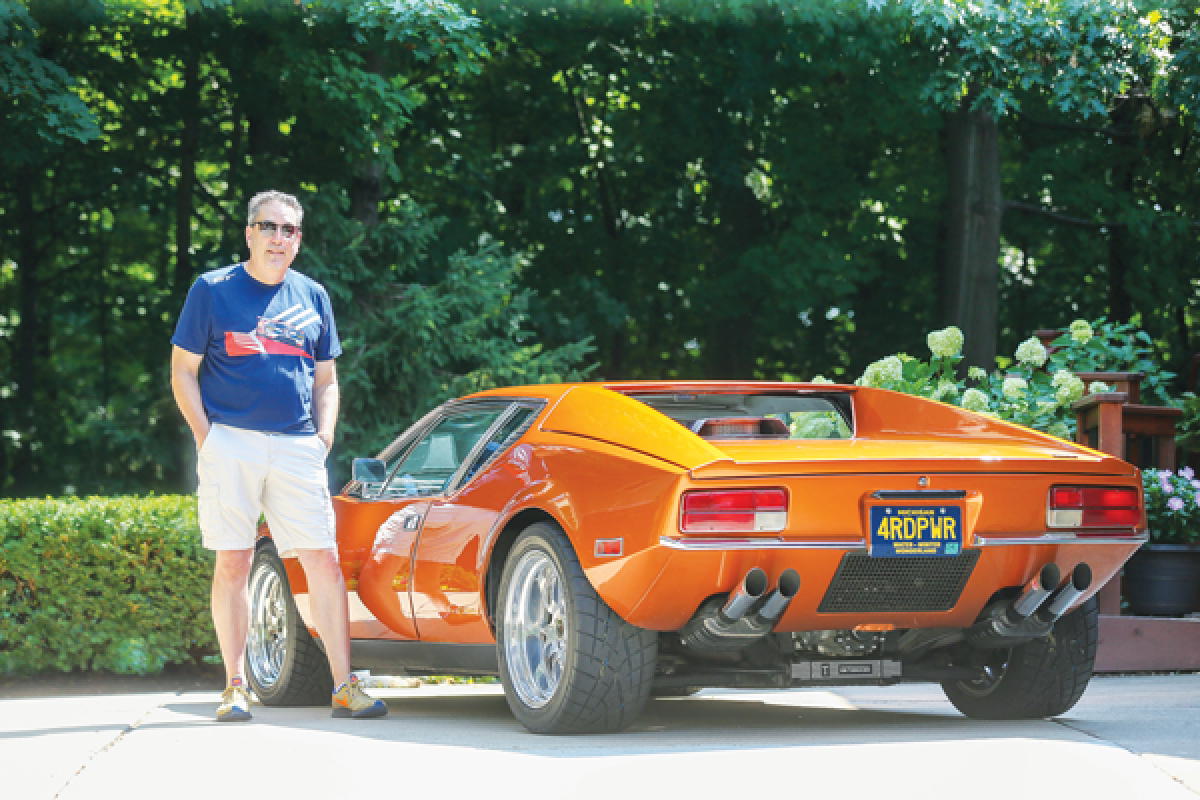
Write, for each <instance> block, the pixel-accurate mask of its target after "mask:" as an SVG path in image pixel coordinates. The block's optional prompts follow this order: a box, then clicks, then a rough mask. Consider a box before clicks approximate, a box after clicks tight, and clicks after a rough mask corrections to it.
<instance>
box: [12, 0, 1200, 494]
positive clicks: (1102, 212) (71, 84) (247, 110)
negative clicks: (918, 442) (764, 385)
mask: <svg viewBox="0 0 1200 800" xmlns="http://www.w3.org/2000/svg"><path fill="white" fill-rule="evenodd" d="M1196 22H1197V12H1196V10H1195V9H1194V8H1189V7H1188V6H1187V5H1184V4H1181V3H1172V2H1159V3H1154V4H1150V3H1131V2H1112V1H1111V0H1105V1H1104V2H1094V3H1086V4H1085V3H1073V2H1016V3H1006V4H988V3H984V4H972V5H966V4H959V3H954V2H949V0H947V1H946V2H918V1H917V0H908V1H906V2H841V1H834V0H822V1H821V2H815V3H814V2H805V3H800V2H786V1H785V0H759V1H756V2H742V1H741V0H735V1H734V2H724V3H721V4H720V5H717V4H697V3H690V2H682V1H681V0H680V1H679V2H674V1H669V2H649V1H648V0H636V2H607V1H605V2H601V1H600V0H596V1H595V2H583V1H581V0H572V1H568V2H555V3H549V2H521V3H502V2H497V1H495V0H487V1H486V2H481V3H479V4H476V5H472V6H470V7H469V8H467V7H465V6H457V5H454V4H451V3H447V2H443V1H442V0H422V1H421V2H416V0H411V1H409V0H386V1H385V0H372V1H371V2H336V1H334V0H322V2H316V3H306V4H303V5H299V6H298V5H296V4H295V3H293V2H290V1H289V2H266V1H265V0H262V1H260V2H236V3H234V2H220V1H219V0H207V1H206V2H203V3H200V2H195V3H184V2H180V1H178V0H156V1H155V2H136V3H135V2H107V3H104V2H97V1H96V0H80V1H79V2H72V3H63V2H50V1H49V0H46V1H44V2H42V1H39V0H34V1H33V2H30V3H18V2H15V0H0V39H3V45H4V46H2V47H0V103H3V104H4V111H5V113H4V114H3V115H0V141H2V142H3V145H4V146H3V147H0V492H3V494H5V495H7V496H38V495H45V494H63V493H68V494H69V493H76V494H80V495H83V494H92V493H117V492H146V491H150V490H154V491H159V492H163V491H180V490H182V491H186V490H189V489H190V488H191V486H192V482H193V481H194V478H193V459H194V454H193V447H192V444H191V442H190V438H189V436H188V434H187V431H186V428H185V426H184V425H183V423H182V420H181V419H180V417H179V416H178V414H177V412H176V410H175V409H174V405H173V402H172V400H171V398H170V393H169V390H168V383H167V374H166V364H167V360H168V356H169V343H168V342H169V337H170V334H171V331H172V330H173V326H174V321H175V317H176V315H177V314H178V310H179V307H180V305H181V303H182V298H183V296H184V294H185V293H186V291H187V288H188V287H189V286H190V284H191V282H192V281H193V280H194V279H195V277H196V276H197V275H198V274H200V273H201V272H203V271H204V270H207V269H212V268H216V267H219V266H223V265H225V264H228V263H231V262H233V261H235V260H236V259H238V258H239V257H240V256H241V255H244V246H243V244H244V240H243V233H242V230H243V226H244V221H243V220H244V209H245V204H246V201H247V200H248V199H249V197H250V196H251V195H252V194H253V193H254V192H255V191H258V190H260V189H263V188H267V187H274V188H278V189H282V190H286V191H290V192H294V193H296V194H297V195H299V196H300V197H301V198H302V199H303V201H304V202H305V204H306V206H307V209H308V212H307V217H306V220H305V240H304V246H303V248H302V253H301V256H300V259H299V261H298V263H297V268H299V269H301V270H302V271H305V272H308V273H309V274H311V275H313V276H314V277H316V278H317V279H319V280H321V281H322V282H323V283H325V284H326V286H328V287H329V290H330V292H331V295H332V297H333V299H334V304H335V310H336V312H337V315H338V319H339V324H340V327H341V332H342V336H343V340H344V342H345V347H346V353H345V355H344V356H343V357H342V358H341V359H340V361H339V370H340V372H341V377H342V380H343V382H344V391H343V398H344V400H343V403H344V411H343V415H342V423H341V428H340V431H339V441H338V445H337V448H336V451H335V459H334V462H335V470H334V472H335V475H334V478H333V480H334V482H335V483H340V482H341V481H342V480H344V479H345V477H346V465H347V463H348V459H349V458H350V457H352V456H353V455H359V454H363V453H366V452H372V451H373V450H376V449H378V448H379V447H381V446H382V445H383V444H384V443H386V441H388V440H389V439H390V438H391V437H392V436H393V435H395V433H396V432H397V431H398V430H400V429H402V428H403V427H404V426H405V425H406V424H407V423H408V421H410V420H411V419H413V418H414V417H415V416H416V415H418V414H420V413H422V412H423V411H425V410H427V409H428V408H429V407H430V406H431V405H433V404H434V403H436V402H438V401H439V400H441V399H443V398H445V397H448V396H451V395H454V394H458V393H461V392H464V391H468V390H470V389H473V388H477V387H485V386H491V385H497V384H504V383H515V382H527V381H547V380H567V379H578V378H580V377H589V378H594V379H599V378H611V379H633V378H676V377H679V378H765V379H774V378H784V379H807V378H811V377H812V376H814V375H816V374H818V373H822V374H824V375H826V376H827V377H830V378H833V379H836V380H839V381H846V382H849V381H852V380H854V379H856V378H857V377H858V376H859V375H860V374H861V373H862V371H863V370H864V368H866V367H867V365H869V364H871V363H872V362H874V361H876V360H878V359H879V358H881V357H882V356H885V355H887V354H889V353H895V352H906V353H911V354H912V355H913V356H914V357H917V358H923V357H925V335H926V333H927V332H928V331H931V330H934V329H937V328H941V327H943V326H945V325H948V324H956V325H960V326H961V327H962V328H963V330H964V332H965V333H966V334H967V342H968V345H969V346H975V343H982V344H981V345H980V347H981V348H982V349H981V350H980V351H979V352H976V353H968V354H967V361H966V362H965V363H964V364H963V365H961V367H960V368H959V374H958V376H957V378H958V380H960V381H961V380H963V375H962V367H965V366H966V364H967V363H981V362H982V364H983V365H984V366H989V367H990V366H994V365H995V362H994V359H993V357H994V356H996V355H1001V356H1006V355H1007V354H1010V353H1012V352H1013V350H1014V349H1015V347H1016V346H1017V344H1018V343H1019V342H1021V341H1023V340H1024V339H1026V338H1028V337H1029V336H1030V335H1031V333H1032V332H1033V331H1034V330H1037V329H1041V328H1054V327H1059V328H1061V327H1065V325H1066V324H1067V323H1069V322H1070V321H1071V320H1073V319H1076V318H1084V319H1088V320H1096V319H1099V318H1102V317H1105V318H1107V319H1109V320H1112V321H1115V322H1118V323H1122V324H1124V323H1128V322H1130V321H1132V323H1133V324H1134V325H1135V326H1137V328H1138V329H1140V330H1144V331H1145V333H1146V339H1147V340H1139V341H1138V342H1137V343H1136V346H1137V347H1138V348H1142V349H1144V350H1146V351H1147V352H1148V355H1147V356H1146V357H1149V358H1153V359H1154V360H1155V361H1156V362H1157V363H1158V364H1159V365H1160V366H1161V367H1162V368H1163V370H1164V374H1165V373H1170V374H1173V375H1174V376H1175V377H1173V378H1170V379H1169V381H1168V382H1167V383H1166V384H1164V386H1163V387H1161V388H1162V391H1163V393H1164V394H1170V395H1176V394H1178V392H1179V391H1181V390H1182V388H1183V386H1184V383H1185V382H1186V380H1187V377H1188V374H1189V370H1190V361H1189V359H1190V358H1191V355H1192V354H1193V353H1195V352H1196V351H1197V349H1198V347H1200V343H1198V341H1197V336H1196V333H1195V330H1196V325H1197V321H1198V320H1197V316H1198V311H1197V308H1198V303H1200V286H1198V278H1197V276H1198V275H1200V268H1198V265H1197V258H1198V256H1197V253H1198V252H1200V250H1198V248H1197V247H1196V244H1197V241H1196V238H1197V221H1198V220H1200V217H1198V208H1197V203H1198V200H1200V195H1198V192H1197V185H1196V175H1197V167H1198V166H1200V164H1198V162H1197V153H1198V148H1197V146H1196V145H1197V130H1196V119H1197V117H1196V113H1195V112H1196V109H1197V104H1198V103H1200V83H1198V79H1197V78H1196V75H1197V74H1200V72H1198V71H1197V69H1196V66H1197V64H1200V37H1198V35H1197V33H1196V31H1197V26H1196ZM975 135H979V136H983V137H985V138H986V137H989V136H990V137H993V140H994V141H995V143H996V146H995V148H994V151H995V156H994V160H993V161H991V162H989V164H990V166H989V169H994V170H995V174H996V175H997V176H998V178H997V180H998V185H997V187H996V190H995V191H994V192H993V194H991V195H989V196H988V197H989V198H990V199H988V200H987V202H986V203H983V204H981V205H980V204H977V205H979V207H978V208H975V207H972V208H971V209H967V212H969V213H967V214H966V216H964V213H962V211H963V209H962V208H961V205H962V204H961V203H957V201H955V198H956V197H957V196H958V195H956V194H955V189H954V187H956V186H959V185H961V183H962V179H963V168H962V163H961V162H960V161H956V160H955V158H954V157H953V154H954V153H955V152H958V151H957V150H956V148H957V147H958V144H960V143H961V142H962V140H963V139H962V137H964V136H975ZM967 187H968V189H970V188H971V185H970V184H969V182H968V184H967ZM976 188H978V187H976ZM956 209H957V210H956ZM971 214H976V215H977V217H978V219H983V220H984V221H985V222H987V223H988V224H990V225H992V226H993V227H994V229H995V231H996V238H995V240H994V242H992V243H991V244H988V243H987V242H985V243H984V244H985V245H986V246H984V247H982V249H981V250H980V252H981V253H982V254H983V255H982V256H978V255H977V256H974V257H973V258H974V260H971V259H967V261H966V262H964V261H962V260H961V259H960V258H959V256H958V255H957V254H956V252H955V249H954V247H952V246H951V245H952V243H953V242H955V241H957V239H956V238H955V236H956V235H958V233H961V232H962V231H964V230H967V229H969V228H970V225H971V224H973V222H972V220H973V219H976V218H973V217H971V216H970V215H971ZM978 215H982V216H978ZM984 227H986V226H984ZM956 232H957V233H956ZM989 248H991V249H989ZM989 253H991V255H990V256H989V255H988V254H989ZM964 280H965V281H966V282H967V283H974V284H975V285H978V286H980V287H982V294H981V297H982V301H981V302H983V306H981V308H982V309H983V312H982V316H972V314H974V311H972V309H971V308H964V307H963V306H961V305H960V304H956V303H958V301H957V300H956V299H955V297H953V296H949V295H952V294H953V292H951V291H950V290H949V289H948V287H953V286H956V285H962V284H963V282H964ZM988 302H991V303H992V306H991V308H992V310H991V311H990V312H988V311H987V303H988ZM988 313H990V314H991V315H992V316H991V317H988V316H987V314H988ZM981 331H982V332H983V334H984V335H981V334H980V332H981ZM989 336H990V337H991V341H992V343H991V344H990V345H989V344H987V342H988V337H989ZM1131 346H1132V345H1131ZM980 354H982V355H980ZM1139 357H1140V356H1139Z"/></svg>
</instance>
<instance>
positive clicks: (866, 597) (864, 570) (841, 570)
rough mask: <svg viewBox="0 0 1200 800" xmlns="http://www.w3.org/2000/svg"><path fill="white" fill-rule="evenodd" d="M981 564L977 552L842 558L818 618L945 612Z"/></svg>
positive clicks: (857, 555) (863, 555)
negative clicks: (824, 616) (875, 612)
mask: <svg viewBox="0 0 1200 800" xmlns="http://www.w3.org/2000/svg"><path fill="white" fill-rule="evenodd" d="M978 560H979V551H978V550H966V551H964V552H963V553H962V554H961V555H957V556H953V557H936V556H917V557H913V558H872V557H871V556H868V555H866V554H863V553H847V554H846V555H845V556H843V557H842V563H841V564H840V565H839V566H838V571H837V574H836V575H834V576H833V583H832V584H830V586H829V590H828V591H826V592H825V597H824V598H823V599H822V600H821V606H820V607H819V608H818V609H817V611H818V612H820V613H822V614H838V613H848V612H874V611H949V610H950V609H952V608H954V605H955V603H957V602H958V598H959V595H961V594H962V590H963V587H965V586H966V585H967V580H968V579H969V578H970V577H971V573H972V572H973V571H974V569H975V562H976V561H978Z"/></svg>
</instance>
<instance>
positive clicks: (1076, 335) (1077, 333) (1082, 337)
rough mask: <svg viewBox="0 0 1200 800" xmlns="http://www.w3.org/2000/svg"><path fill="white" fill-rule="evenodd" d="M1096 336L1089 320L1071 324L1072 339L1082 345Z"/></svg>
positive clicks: (1079, 320) (1076, 321)
mask: <svg viewBox="0 0 1200 800" xmlns="http://www.w3.org/2000/svg"><path fill="white" fill-rule="evenodd" d="M1095 335H1096V332H1095V331H1093V330H1092V326H1091V325H1090V324H1089V323H1088V321H1087V320H1084V319H1077V320H1075V321H1074V322H1072V323H1071V338H1072V339H1074V340H1075V341H1077V342H1079V343H1080V344H1087V343H1088V342H1089V341H1090V340H1091V338H1092V337H1093V336H1095Z"/></svg>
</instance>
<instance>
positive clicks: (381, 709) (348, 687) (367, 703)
mask: <svg viewBox="0 0 1200 800" xmlns="http://www.w3.org/2000/svg"><path fill="white" fill-rule="evenodd" d="M387 713H388V707H387V704H385V703H384V702H383V701H382V700H376V699H375V698H373V697H370V696H368V695H367V693H366V692H364V691H363V690H362V689H361V688H360V687H359V685H358V678H357V677H356V676H355V675H351V676H350V679H349V680H348V681H346V682H345V683H343V684H342V685H341V686H339V687H337V688H336V689H334V690H333V716H335V717H351V718H352V719H370V718H371V717H383V716H387Z"/></svg>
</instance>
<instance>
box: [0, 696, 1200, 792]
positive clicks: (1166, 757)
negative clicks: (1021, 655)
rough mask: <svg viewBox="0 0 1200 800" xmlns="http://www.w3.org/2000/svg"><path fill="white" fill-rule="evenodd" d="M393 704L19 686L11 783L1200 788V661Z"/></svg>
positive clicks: (1, 714) (0, 761) (7, 731)
mask: <svg viewBox="0 0 1200 800" xmlns="http://www.w3.org/2000/svg"><path fill="white" fill-rule="evenodd" d="M373 693H374V694H376V695H378V696H384V697H386V698H387V701H388V706H389V708H390V709H391V714H390V715H389V716H388V717H387V718H386V719H383V720H363V721H357V720H334V719H330V718H329V712H328V711H327V710H326V709H316V708H264V707H261V706H255V707H254V708H253V711H254V714H255V718H254V720H253V721H252V722H250V723H245V724H240V725H217V724H216V723H214V722H213V721H212V713H213V710H214V708H215V705H216V701H217V697H218V695H217V693H215V692H206V691H178V692H173V691H168V692H157V693H145V694H117V695H100V696H58V697H12V698H6V699H0V776H2V779H0V786H2V787H3V788H2V789H0V796H2V797H4V798H10V799H11V800H42V799H43V798H46V799H47V800H48V799H49V798H64V799H66V800H78V799H80V798H88V799H89V800H94V799H95V798H108V797H113V798H118V797H119V798H128V799H129V800H137V799H138V798H155V800H160V799H161V798H193V797H195V798H199V797H204V798H212V797H231V798H238V797H272V798H283V797H287V798H308V797H320V798H342V797H359V798H391V797H404V798H427V797H428V798H433V797H438V798H459V797H462V798H473V797H474V798H478V797H486V798H489V800H490V798H494V797H526V798H539V799H540V798H576V797H580V798H592V797H596V798H600V797H603V798H634V797H652V796H653V797H697V798H701V797H724V798H728V797H730V796H740V797H754V796H755V795H759V794H761V795H763V796H770V797H795V798H797V799H798V800H799V799H800V798H815V797H821V796H826V797H828V796H831V795H834V794H835V793H836V796H838V797H841V798H854V797H869V798H872V800H893V798H920V800H937V798H955V800H960V798H962V797H964V796H965V797H970V798H993V797H994V798H1006V800H1011V798H1013V797H1022V796H1037V797H1078V798H1089V799H1090V798H1097V797H1113V798H1117V797H1120V798H1130V799H1131V800H1133V799H1137V800H1140V799H1141V798H1154V799H1155V800H1157V799H1158V798H1164V800H1169V799H1170V798H1190V800H1196V798H1197V795H1200V675H1173V676H1146V677H1098V678H1096V679H1094V680H1093V681H1092V685H1091V687H1090V688H1089V689H1088V692H1087V694H1086V695H1085V696H1084V698H1083V700H1082V701H1081V702H1080V704H1079V705H1078V706H1076V707H1075V708H1074V709H1073V710H1072V711H1071V712H1070V713H1069V714H1068V715H1066V716H1065V717H1063V718H1060V719H1058V720H1055V721H1037V722H975V721H971V720H967V719H964V718H963V717H961V716H960V715H959V714H958V713H957V712H956V711H955V710H954V709H953V707H951V706H950V704H949V703H948V702H946V700H945V699H944V698H943V696H942V693H941V691H940V689H938V688H937V687H936V686H924V685H913V686H899V687H891V688H887V689H874V688H853V689H840V690H836V691H822V690H791V691H781V692H729V691H718V690H712V691H708V692H704V693H702V694H700V695H697V696H695V697H691V698H685V699H670V700H667V699H663V700H653V701H651V703H650V707H649V708H648V709H647V712H646V713H645V714H644V715H643V716H642V717H641V719H640V720H639V721H638V723H637V724H636V725H635V726H634V727H633V728H632V729H631V730H630V731H628V732H626V733H622V734H619V735H614V736H574V737H544V736H533V735H531V734H529V733H526V732H525V730H524V729H523V728H521V727H520V726H519V725H517V723H516V722H515V721H514V720H513V718H512V716H511V715H510V714H509V712H508V708H507V706H506V705H505V701H504V697H503V695H502V694H501V693H500V691H499V687H496V686H431V687H424V688H421V689H391V690H384V689H378V690H373Z"/></svg>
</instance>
